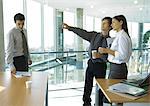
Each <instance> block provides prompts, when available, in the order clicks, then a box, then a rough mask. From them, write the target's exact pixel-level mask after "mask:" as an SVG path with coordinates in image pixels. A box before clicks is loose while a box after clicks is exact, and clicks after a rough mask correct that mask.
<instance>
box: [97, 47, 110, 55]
mask: <svg viewBox="0 0 150 106" xmlns="http://www.w3.org/2000/svg"><path fill="white" fill-rule="evenodd" d="M98 52H99V53H101V54H103V53H108V50H107V48H102V47H99V48H98Z"/></svg>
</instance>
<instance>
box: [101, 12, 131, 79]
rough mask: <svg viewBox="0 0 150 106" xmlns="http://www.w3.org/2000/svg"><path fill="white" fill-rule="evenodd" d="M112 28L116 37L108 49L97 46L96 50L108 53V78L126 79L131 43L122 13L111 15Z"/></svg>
mask: <svg viewBox="0 0 150 106" xmlns="http://www.w3.org/2000/svg"><path fill="white" fill-rule="evenodd" d="M112 28H113V30H115V31H116V37H115V39H114V41H113V42H112V45H111V47H110V49H109V48H101V47H99V48H98V51H99V52H100V53H108V61H109V62H110V73H109V76H108V78H109V79H127V74H128V69H127V66H126V63H127V62H128V61H129V58H130V56H131V53H132V43H131V38H130V36H129V33H128V28H127V21H126V18H125V17H124V16H123V15H118V16H115V17H113V19H112Z"/></svg>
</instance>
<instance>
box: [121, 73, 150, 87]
mask: <svg viewBox="0 0 150 106" xmlns="http://www.w3.org/2000/svg"><path fill="white" fill-rule="evenodd" d="M122 83H125V84H129V85H133V86H136V87H141V88H143V87H145V86H148V85H150V74H149V75H148V76H147V77H145V78H144V79H139V80H136V79H127V80H123V81H122Z"/></svg>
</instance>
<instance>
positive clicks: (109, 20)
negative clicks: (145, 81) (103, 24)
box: [102, 17, 112, 25]
mask: <svg viewBox="0 0 150 106" xmlns="http://www.w3.org/2000/svg"><path fill="white" fill-rule="evenodd" d="M104 20H108V22H109V25H111V23H112V18H111V17H104V18H103V19H102V21H104Z"/></svg>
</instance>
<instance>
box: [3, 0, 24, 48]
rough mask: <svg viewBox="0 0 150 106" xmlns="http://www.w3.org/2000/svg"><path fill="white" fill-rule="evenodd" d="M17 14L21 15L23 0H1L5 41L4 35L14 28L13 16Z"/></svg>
mask: <svg viewBox="0 0 150 106" xmlns="http://www.w3.org/2000/svg"><path fill="white" fill-rule="evenodd" d="M17 13H23V0H3V14H4V15H3V16H4V18H3V19H4V37H5V40H6V35H7V33H8V32H9V30H11V29H12V28H13V27H15V23H14V15H15V14H17ZM5 42H6V41H5ZM5 46H6V44H5ZM5 48H6V47H5Z"/></svg>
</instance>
